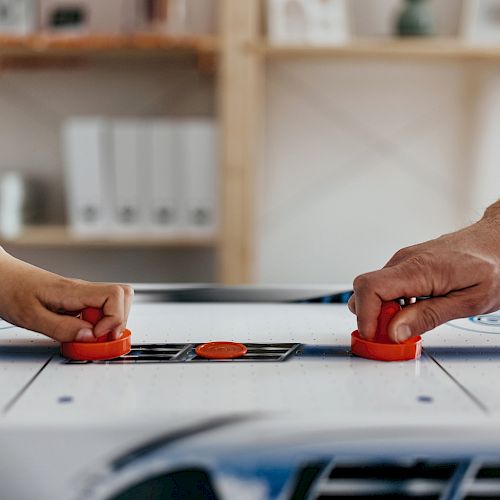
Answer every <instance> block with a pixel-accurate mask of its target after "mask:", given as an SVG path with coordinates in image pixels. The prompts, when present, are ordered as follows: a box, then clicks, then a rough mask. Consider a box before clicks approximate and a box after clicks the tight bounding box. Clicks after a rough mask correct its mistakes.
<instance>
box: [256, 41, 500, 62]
mask: <svg viewBox="0 0 500 500" xmlns="http://www.w3.org/2000/svg"><path fill="white" fill-rule="evenodd" d="M250 50H252V51H254V52H256V53H257V54H259V55H261V56H264V57H266V58H269V59H278V58H294V57H295V58H296V57H337V58H355V57H363V58H384V57H385V58H408V57H409V58H424V59H451V60H453V59H457V60H468V59H472V60H476V59H477V60H481V59H486V60H487V59H494V60H496V59H499V60H500V44H494V45H472V44H470V43H467V42H465V41H462V40H459V39H453V38H427V39H366V40H355V41H352V42H350V43H348V44H346V45H339V46H332V47H318V46H312V45H280V46H278V45H270V44H269V43H267V42H265V41H263V42H260V43H258V44H256V45H254V46H250Z"/></svg>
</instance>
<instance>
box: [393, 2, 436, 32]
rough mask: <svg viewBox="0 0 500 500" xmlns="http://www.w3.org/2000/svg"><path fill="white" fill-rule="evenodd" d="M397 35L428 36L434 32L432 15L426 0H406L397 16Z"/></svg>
mask: <svg viewBox="0 0 500 500" xmlns="http://www.w3.org/2000/svg"><path fill="white" fill-rule="evenodd" d="M397 31H398V35H399V36H430V35H433V34H434V17H433V14H432V11H431V9H430V8H429V6H428V5H427V0H406V5H405V7H404V9H403V11H402V12H401V14H400V15H399V17H398V23H397Z"/></svg>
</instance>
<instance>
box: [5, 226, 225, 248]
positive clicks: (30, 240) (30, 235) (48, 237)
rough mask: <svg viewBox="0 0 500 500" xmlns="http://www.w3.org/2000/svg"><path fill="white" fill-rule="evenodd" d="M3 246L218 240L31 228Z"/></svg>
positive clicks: (191, 244)
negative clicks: (97, 234) (77, 233)
mask: <svg viewBox="0 0 500 500" xmlns="http://www.w3.org/2000/svg"><path fill="white" fill-rule="evenodd" d="M0 244H1V245H6V246H12V247H14V246H15V247H24V248H28V247H31V248H212V247H213V248H215V247H216V246H217V238H216V237H209V236H191V235H179V236H163V235H144V236H142V235H123V236H122V235H120V236H110V237H104V236H103V237H89V238H87V237H80V236H75V235H73V234H72V233H71V232H70V231H69V229H68V228H67V227H66V226H31V227H27V228H26V229H25V230H24V231H23V233H22V234H21V235H20V236H19V237H17V238H15V239H12V240H5V239H4V240H2V241H0Z"/></svg>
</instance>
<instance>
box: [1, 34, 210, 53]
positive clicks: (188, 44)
mask: <svg viewBox="0 0 500 500" xmlns="http://www.w3.org/2000/svg"><path fill="white" fill-rule="evenodd" d="M217 49H218V44H217V38H216V37H212V36H183V37H172V36H167V35H161V34H154V33H144V34H134V35H72V36H69V35H44V34H40V35H33V36H0V56H3V57H5V56H27V57H33V56H58V55H65V56H79V55H92V56H99V55H117V56H119V55H130V54H138V55H147V54H150V53H160V54H176V53H180V54H183V53H193V54H216V52H217Z"/></svg>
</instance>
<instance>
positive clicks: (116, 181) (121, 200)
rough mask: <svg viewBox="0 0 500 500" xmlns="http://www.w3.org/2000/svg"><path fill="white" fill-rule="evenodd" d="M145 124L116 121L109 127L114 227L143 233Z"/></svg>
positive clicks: (146, 169) (145, 170) (145, 173)
mask: <svg viewBox="0 0 500 500" xmlns="http://www.w3.org/2000/svg"><path fill="white" fill-rule="evenodd" d="M146 133H147V132H146V127H145V124H144V123H143V122H141V121H140V120H115V121H113V123H112V129H111V136H112V140H111V150H112V166H113V168H112V170H113V188H114V192H113V196H112V198H113V202H114V203H113V219H114V224H113V230H114V232H116V233H140V232H145V224H146V221H147V218H146V209H145V201H144V197H145V196H146V195H147V193H146V190H145V189H144V186H145V184H146V182H147V180H146V178H145V177H146V176H147V175H148V171H149V169H148V161H149V160H148V150H147V141H146Z"/></svg>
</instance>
